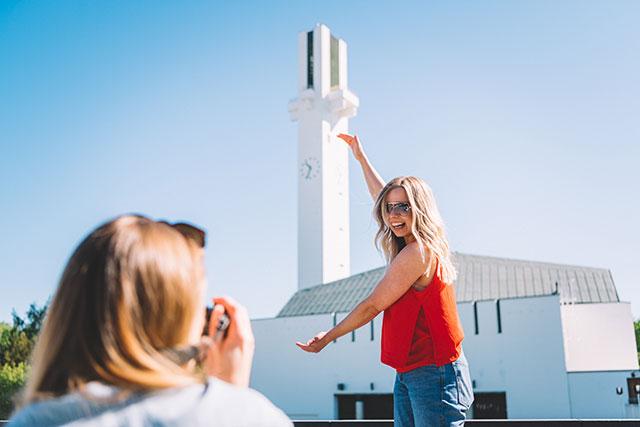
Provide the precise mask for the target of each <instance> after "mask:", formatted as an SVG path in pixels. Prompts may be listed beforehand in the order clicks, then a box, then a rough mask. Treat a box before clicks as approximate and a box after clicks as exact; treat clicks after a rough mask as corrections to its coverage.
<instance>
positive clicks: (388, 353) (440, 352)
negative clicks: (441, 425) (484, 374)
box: [381, 265, 464, 372]
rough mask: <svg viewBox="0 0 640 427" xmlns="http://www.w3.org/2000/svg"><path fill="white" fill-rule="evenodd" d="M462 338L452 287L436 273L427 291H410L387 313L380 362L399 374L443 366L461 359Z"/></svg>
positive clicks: (383, 322)
mask: <svg viewBox="0 0 640 427" xmlns="http://www.w3.org/2000/svg"><path fill="white" fill-rule="evenodd" d="M436 271H437V265H436ZM463 338H464V332H463V331H462V325H461V324H460V319H459V318H458V309H457V306H456V297H455V292H454V289H453V286H450V285H446V284H445V283H443V282H442V281H441V280H440V278H439V277H438V276H437V274H434V276H433V279H432V280H431V283H429V285H428V286H427V288H426V289H424V290H423V291H417V290H415V289H414V288H413V287H411V288H409V290H408V291H407V292H406V293H405V294H404V295H403V296H402V297H400V299H399V300H397V301H396V302H394V303H393V304H392V305H391V306H389V307H387V309H386V310H385V311H384V318H383V320H382V340H381V344H382V351H381V360H382V363H384V364H385V365H389V366H391V367H392V368H395V369H396V370H397V371H398V372H407V371H410V370H412V369H415V368H419V367H420V366H425V365H433V364H435V365H437V366H443V365H446V364H447V363H451V362H453V361H454V360H457V359H458V357H460V353H461V346H462V339H463Z"/></svg>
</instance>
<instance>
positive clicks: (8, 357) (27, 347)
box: [0, 304, 47, 419]
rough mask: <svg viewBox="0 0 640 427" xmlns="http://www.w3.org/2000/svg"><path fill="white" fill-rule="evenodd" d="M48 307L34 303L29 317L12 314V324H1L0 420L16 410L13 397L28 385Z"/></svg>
mask: <svg viewBox="0 0 640 427" xmlns="http://www.w3.org/2000/svg"><path fill="white" fill-rule="evenodd" d="M46 310H47V305H46V304H45V305H44V306H43V307H38V306H37V305H36V304H31V305H30V306H29V309H28V310H27V315H26V318H25V319H23V318H21V317H20V316H18V315H17V314H16V312H15V310H14V311H13V313H12V317H13V319H12V324H11V325H9V324H7V323H4V322H2V323H0V419H6V418H7V417H9V415H10V414H11V412H12V411H13V407H14V406H13V403H14V402H13V398H14V396H15V394H16V392H18V390H20V388H22V386H23V385H24V383H25V379H26V374H27V370H28V362H29V358H30V357H31V351H32V350H33V347H34V345H35V342H36V338H37V336H38V333H40V328H41V327H42V321H43V320H44V315H45V313H46Z"/></svg>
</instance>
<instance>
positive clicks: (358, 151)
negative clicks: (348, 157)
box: [338, 133, 364, 161]
mask: <svg viewBox="0 0 640 427" xmlns="http://www.w3.org/2000/svg"><path fill="white" fill-rule="evenodd" d="M338 138H340V139H341V140H343V141H344V142H346V143H347V145H349V147H350V148H351V151H352V152H353V157H355V158H356V160H357V161H361V160H363V159H364V151H362V145H361V144H360V140H359V139H358V135H349V134H348V133H340V134H338Z"/></svg>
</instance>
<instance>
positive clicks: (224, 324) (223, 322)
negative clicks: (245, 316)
mask: <svg viewBox="0 0 640 427" xmlns="http://www.w3.org/2000/svg"><path fill="white" fill-rule="evenodd" d="M211 313H213V307H207V312H206V314H205V322H204V328H203V329H202V335H204V336H209V322H210V321H211ZM229 323H231V320H230V319H229V316H228V315H227V312H226V311H225V312H224V313H222V316H220V319H219V320H218V324H217V325H216V334H215V336H214V337H212V338H213V340H214V341H219V340H220V339H224V338H226V337H227V333H228V330H229Z"/></svg>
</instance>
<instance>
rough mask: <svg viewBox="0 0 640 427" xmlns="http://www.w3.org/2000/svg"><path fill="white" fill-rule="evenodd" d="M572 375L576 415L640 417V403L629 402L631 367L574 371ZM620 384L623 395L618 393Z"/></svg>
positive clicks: (573, 404)
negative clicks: (603, 370) (612, 369)
mask: <svg viewBox="0 0 640 427" xmlns="http://www.w3.org/2000/svg"><path fill="white" fill-rule="evenodd" d="M635 375H636V377H637V376H639V375H640V374H639V373H638V372H635ZM568 376H569V390H570V396H571V408H572V411H571V415H572V416H573V417H574V418H640V410H639V408H638V405H636V404H629V391H628V389H627V378H628V377H629V376H631V371H610V372H571V373H569V375H568ZM617 387H621V388H622V390H623V393H622V395H618V394H616V388H617Z"/></svg>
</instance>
